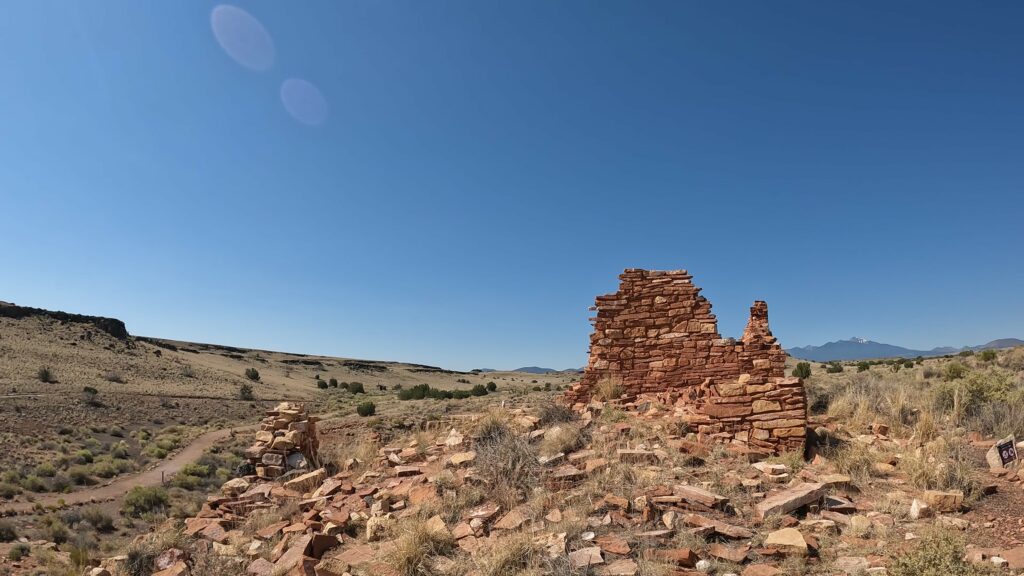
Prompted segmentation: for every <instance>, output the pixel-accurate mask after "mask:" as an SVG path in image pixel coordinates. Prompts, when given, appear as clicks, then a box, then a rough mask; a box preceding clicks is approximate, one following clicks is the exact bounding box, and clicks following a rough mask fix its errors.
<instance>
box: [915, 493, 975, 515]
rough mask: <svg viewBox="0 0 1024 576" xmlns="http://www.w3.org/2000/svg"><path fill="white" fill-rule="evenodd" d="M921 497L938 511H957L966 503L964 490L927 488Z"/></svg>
mask: <svg viewBox="0 0 1024 576" xmlns="http://www.w3.org/2000/svg"><path fill="white" fill-rule="evenodd" d="M921 499H922V500H924V502H925V503H926V504H928V505H929V506H931V507H932V508H934V509H935V510H936V511H938V512H956V511H957V510H959V509H960V506H962V505H963V503H964V493H963V491H962V490H950V491H948V492H943V491H940V490H925V492H924V494H922V495H921Z"/></svg>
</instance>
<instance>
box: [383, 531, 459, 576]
mask: <svg viewBox="0 0 1024 576" xmlns="http://www.w3.org/2000/svg"><path fill="white" fill-rule="evenodd" d="M398 532H399V536H398V539H397V540H395V548H394V549H393V550H392V551H391V552H390V553H389V554H388V555H387V558H386V560H387V562H388V564H390V565H391V566H392V567H393V568H394V569H395V570H397V571H398V573H399V574H401V575H402V576H431V575H433V574H442V572H441V571H440V570H437V569H435V567H434V561H435V560H436V559H437V558H438V557H441V556H444V555H446V554H447V553H448V552H449V551H451V549H452V547H453V546H454V544H455V542H454V541H453V540H452V537H451V534H449V533H447V532H441V531H433V530H430V529H429V528H427V526H426V524H425V523H423V522H421V521H419V520H414V521H410V522H406V523H403V524H402V525H401V526H400V527H399V529H398Z"/></svg>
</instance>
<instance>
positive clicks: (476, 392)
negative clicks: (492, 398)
mask: <svg viewBox="0 0 1024 576" xmlns="http://www.w3.org/2000/svg"><path fill="white" fill-rule="evenodd" d="M469 393H470V394H472V395H473V396H487V387H486V386H484V385H483V384H474V385H473V388H472V389H471V390H470V391H469Z"/></svg>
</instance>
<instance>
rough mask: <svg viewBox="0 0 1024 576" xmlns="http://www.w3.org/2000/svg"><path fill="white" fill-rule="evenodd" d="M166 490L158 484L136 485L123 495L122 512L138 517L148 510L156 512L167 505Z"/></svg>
mask: <svg viewBox="0 0 1024 576" xmlns="http://www.w3.org/2000/svg"><path fill="white" fill-rule="evenodd" d="M167 503H168V496H167V490H164V489H163V488H161V487H159V486H153V487H147V486H136V487H134V488H132V489H131V490H129V491H128V494H126V495H125V497H124V506H123V510H124V513H125V514H126V515H128V516H133V517H136V518H138V517H139V516H142V515H143V514H146V513H148V512H156V511H159V510H163V509H164V508H166V507H167Z"/></svg>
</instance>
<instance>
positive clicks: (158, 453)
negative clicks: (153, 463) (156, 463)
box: [142, 444, 167, 460]
mask: <svg viewBox="0 0 1024 576" xmlns="http://www.w3.org/2000/svg"><path fill="white" fill-rule="evenodd" d="M142 452H143V453H144V454H145V455H146V456H150V457H152V458H156V459H157V460H163V459H164V458H167V450H164V449H163V448H161V447H159V446H157V445H156V444H150V445H149V446H146V449H145V450H143V451H142Z"/></svg>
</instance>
